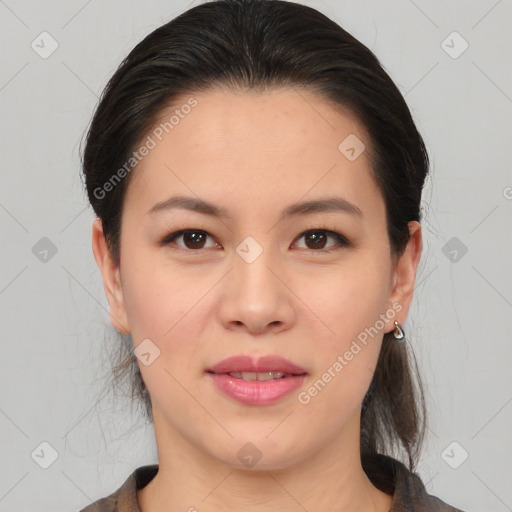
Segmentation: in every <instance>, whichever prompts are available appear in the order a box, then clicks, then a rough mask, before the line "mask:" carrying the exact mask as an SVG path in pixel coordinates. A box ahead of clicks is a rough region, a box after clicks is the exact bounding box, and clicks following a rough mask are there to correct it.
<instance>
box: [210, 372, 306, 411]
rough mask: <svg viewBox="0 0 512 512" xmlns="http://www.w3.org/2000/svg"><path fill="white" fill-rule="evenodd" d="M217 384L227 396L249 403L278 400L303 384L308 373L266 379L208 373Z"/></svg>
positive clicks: (265, 402)
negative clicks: (259, 379)
mask: <svg viewBox="0 0 512 512" xmlns="http://www.w3.org/2000/svg"><path fill="white" fill-rule="evenodd" d="M207 375H209V376H210V377H211V378H212V380H213V382H214V383H215V385H216V386H217V387H218V388H219V389H220V390H221V391H222V392H223V393H224V394H225V395H227V396H229V397H231V398H233V399H235V400H236V401H237V402H240V403H242V404H248V405H265V404H272V403H274V402H277V401H278V400H280V399H281V398H284V397H285V396H286V395H288V394H290V393H291V392H292V391H294V390H295V389H297V388H298V387H300V386H301V385H302V383H303V382H304V379H305V378H306V375H296V376H293V377H286V378H284V379H274V380H266V381H258V380H243V379H237V378H235V377H231V375H226V374H217V373H208V374H207Z"/></svg>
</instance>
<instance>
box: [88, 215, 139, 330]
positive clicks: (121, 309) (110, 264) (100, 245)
mask: <svg viewBox="0 0 512 512" xmlns="http://www.w3.org/2000/svg"><path fill="white" fill-rule="evenodd" d="M92 251H93V253H94V259H95V260H96V263H97V265H98V267H99V269H100V272H101V276H102V279H103V288H104V289H105V294H106V296H107V301H108V304H109V306H110V311H109V315H110V323H111V324H112V325H113V326H114V327H115V328H116V329H117V330H118V331H119V332H121V334H128V333H129V332H130V331H129V328H128V326H129V322H128V315H127V314H126V308H125V302H124V295H123V287H122V283H121V273H120V269H119V266H118V265H116V264H115V263H114V261H113V259H112V255H111V253H110V250H109V249H108V246H107V240H106V238H105V235H104V233H103V224H102V222H101V219H99V218H97V219H96V220H95V221H94V222H93V225H92Z"/></svg>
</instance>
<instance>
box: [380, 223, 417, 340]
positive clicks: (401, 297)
mask: <svg viewBox="0 0 512 512" xmlns="http://www.w3.org/2000/svg"><path fill="white" fill-rule="evenodd" d="M409 234H410V239H409V242H408V243H407V247H406V249H405V251H404V252H403V254H402V255H401V256H400V257H399V258H398V260H397V262H396V268H395V269H394V271H393V283H392V288H391V295H390V297H389V306H390V307H391V308H392V309H393V310H394V311H397V314H396V315H395V316H394V318H392V319H391V320H390V322H389V324H390V325H388V326H386V328H387V332H389V331H391V330H394V328H395V325H394V324H395V320H396V321H397V322H398V323H399V324H401V323H403V322H405V320H406V318H407V315H408V313H409V308H410V307H411V302H412V297H413V291H414V281H415V279H416V270H417V268H418V263H419V261H420V258H421V252H422V250H423V239H422V233H421V224H420V223H419V222H417V221H411V222H409ZM393 304H395V306H394V308H393V307H392V306H393ZM398 305H400V306H401V309H398ZM395 308H396V309H395Z"/></svg>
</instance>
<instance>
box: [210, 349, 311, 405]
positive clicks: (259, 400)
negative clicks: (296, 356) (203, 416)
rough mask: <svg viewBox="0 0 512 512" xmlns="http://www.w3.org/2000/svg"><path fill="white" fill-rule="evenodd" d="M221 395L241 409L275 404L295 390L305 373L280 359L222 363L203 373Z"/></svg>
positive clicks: (237, 359) (238, 359)
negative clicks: (240, 405)
mask: <svg viewBox="0 0 512 512" xmlns="http://www.w3.org/2000/svg"><path fill="white" fill-rule="evenodd" d="M205 373H206V375H207V376H208V377H209V378H210V380H211V382H213V384H214V385H215V387H216V388H217V389H218V390H219V391H221V393H222V394H223V395H224V396H226V397H227V398H229V399H230V400H235V401H236V402H238V403H242V404H245V405H252V406H254V405H267V404H272V403H275V402H278V401H279V400H281V399H283V398H284V397H286V396H288V395H290V394H291V393H292V392H293V391H294V390H296V389H297V388H299V387H300V386H301V385H302V384H303V383H304V380H305V378H306V376H307V375H308V372H307V371H306V370H305V369H304V368H301V367H300V366H298V365H296V364H295V363H292V362H291V361H289V360H288V359H285V358H283V357H280V356H274V355H270V356H264V357H260V358H259V359H258V360H257V362H256V359H255V358H253V357H250V356H247V355H240V356H234V357H230V358H227V359H224V360H222V361H220V362H219V363H217V364H216V365H214V366H213V367H211V368H208V369H207V370H206V371H205Z"/></svg>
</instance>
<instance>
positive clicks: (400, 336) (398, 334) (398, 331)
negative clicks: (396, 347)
mask: <svg viewBox="0 0 512 512" xmlns="http://www.w3.org/2000/svg"><path fill="white" fill-rule="evenodd" d="M393 337H394V338H395V340H396V341H397V342H398V343H403V342H404V341H405V340H404V331H402V328H401V327H400V325H399V324H398V322H397V321H396V320H395V330H394V331H393Z"/></svg>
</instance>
